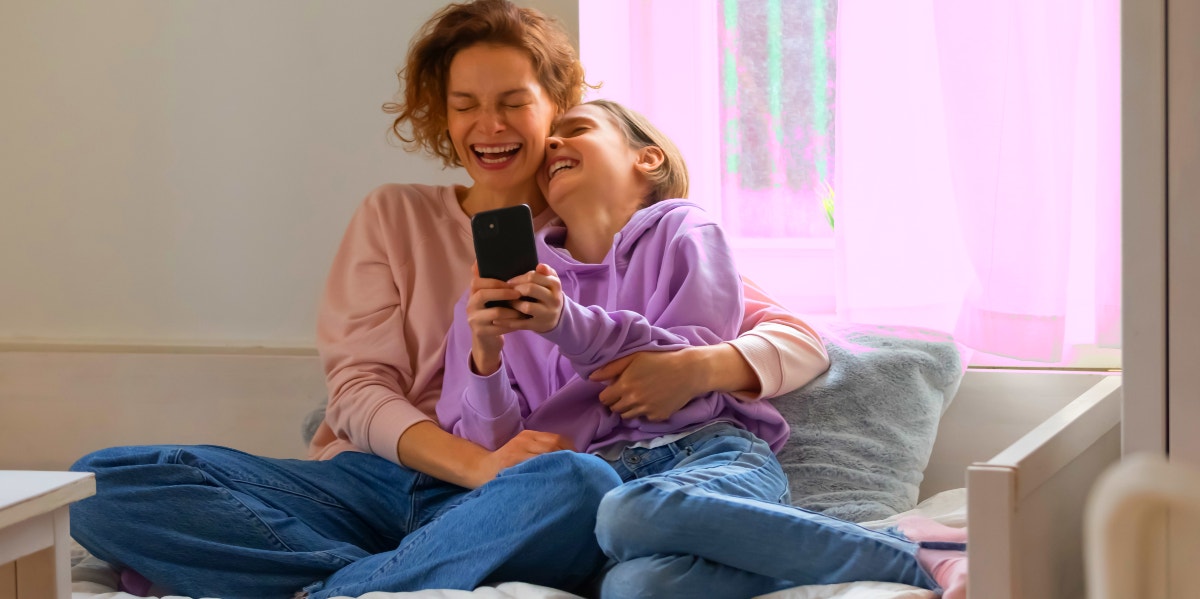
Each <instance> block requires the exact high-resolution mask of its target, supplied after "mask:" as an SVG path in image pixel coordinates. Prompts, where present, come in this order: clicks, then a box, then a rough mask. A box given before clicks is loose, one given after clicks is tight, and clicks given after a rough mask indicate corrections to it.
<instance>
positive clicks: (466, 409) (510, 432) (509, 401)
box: [437, 290, 529, 450]
mask: <svg viewBox="0 0 1200 599" xmlns="http://www.w3.org/2000/svg"><path fill="white" fill-rule="evenodd" d="M470 294H471V291H470V290H468V291H467V294H466V295H464V296H463V298H462V299H460V300H459V301H458V303H457V304H456V305H455V306H454V324H452V325H451V326H450V333H449V334H448V336H447V338H446V366H445V374H444V376H443V379H442V380H443V383H442V398H441V400H439V401H438V404H437V415H438V420H439V421H440V422H441V425H442V428H443V429H445V430H447V431H450V432H451V433H454V434H455V435H457V436H459V437H463V438H464V439H468V440H470V441H472V442H474V443H477V444H479V445H480V446H482V447H484V448H485V449H490V450H495V449H499V448H500V447H501V446H503V445H504V444H505V443H507V442H508V441H510V440H512V439H513V438H514V437H516V436H517V434H518V433H520V432H521V431H523V430H525V423H524V418H525V417H526V416H528V415H529V407H528V403H527V402H526V401H525V398H524V397H523V396H522V395H521V393H520V392H519V391H518V390H517V389H516V388H514V385H513V384H512V383H511V382H510V374H509V372H508V368H507V367H506V365H505V364H504V360H503V358H501V361H500V367H499V368H498V369H497V370H495V371H494V372H492V373H491V374H488V375H480V374H478V373H476V372H475V371H474V370H473V368H472V367H471V364H472V358H471V339H472V338H471V327H470V325H469V324H468V322H467V314H466V304H467V302H468V301H469V298H470ZM501 355H503V353H502V354H501Z"/></svg>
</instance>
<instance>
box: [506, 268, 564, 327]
mask: <svg viewBox="0 0 1200 599" xmlns="http://www.w3.org/2000/svg"><path fill="white" fill-rule="evenodd" d="M508 284H509V285H511V286H512V288H513V289H515V290H516V291H517V292H519V295H520V296H523V297H529V298H533V299H534V300H536V301H529V300H518V301H515V302H512V307H513V309H514V310H516V311H518V312H521V313H522V314H525V315H526V316H527V317H526V318H525V319H523V320H506V321H505V322H503V323H501V324H502V326H505V327H508V330H515V329H522V330H526V331H533V332H535V333H545V332H547V331H550V330H551V329H553V328H554V327H556V326H558V319H559V318H560V317H561V316H562V308H563V293H562V281H560V280H559V279H558V273H557V272H554V269H553V268H550V266H549V265H547V264H538V265H537V269H536V270H531V271H529V272H527V273H525V274H523V275H521V276H518V277H514V278H512V279H509V280H508Z"/></svg>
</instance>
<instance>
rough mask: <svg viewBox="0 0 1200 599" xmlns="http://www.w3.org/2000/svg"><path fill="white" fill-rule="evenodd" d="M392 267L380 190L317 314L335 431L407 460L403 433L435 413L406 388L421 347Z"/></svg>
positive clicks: (354, 228)
mask: <svg viewBox="0 0 1200 599" xmlns="http://www.w3.org/2000/svg"><path fill="white" fill-rule="evenodd" d="M401 267H402V268H403V267H404V266H403V265H402V266H401ZM391 269H392V265H391V260H390V259H389V256H388V253H387V251H386V249H385V243H384V234H383V226H382V219H381V216H380V213H379V207H378V198H377V196H374V195H372V196H368V198H367V200H366V201H364V202H363V204H362V205H361V206H360V207H359V209H358V211H357V212H356V213H355V214H354V217H353V218H352V219H351V221H350V224H349V226H348V227H347V229H346V234H345V236H344V237H343V238H342V243H341V246H340V247H339V248H338V252H337V255H336V256H335V257H334V260H333V265H332V266H331V268H330V273H329V278H328V279H327V281H326V284H325V292H324V295H323V297H322V300H321V307H320V310H319V313H318V316H317V350H318V351H319V353H320V356H321V363H322V366H323V368H324V370H325V381H326V386H327V387H328V391H329V404H328V408H327V409H326V413H325V421H326V423H327V424H328V425H329V426H330V428H331V429H332V430H333V432H334V434H335V435H337V437H339V438H343V439H347V440H349V441H350V442H351V443H353V444H354V445H355V446H356V447H358V448H359V449H360V450H362V451H366V452H370V453H373V454H375V455H378V456H380V457H383V458H386V459H388V460H391V461H392V462H395V463H400V460H399V457H398V456H397V455H396V443H397V441H399V439H400V436H401V435H402V434H404V431H406V430H408V427H410V426H412V425H414V424H416V423H418V422H421V421H426V420H430V418H429V417H427V416H426V415H425V414H424V413H422V412H421V411H420V410H419V409H417V408H416V406H414V405H413V404H412V403H411V401H410V398H409V397H407V396H406V391H405V390H406V389H411V388H412V384H413V373H412V368H411V366H409V365H410V364H411V361H410V360H409V353H408V352H409V351H415V350H416V349H417V348H409V347H408V346H407V345H406V344H405V337H404V335H403V334H402V331H403V330H404V319H405V306H404V301H403V298H402V297H401V296H400V292H399V291H398V290H397V288H396V284H395V282H394V279H393V274H392V270H391Z"/></svg>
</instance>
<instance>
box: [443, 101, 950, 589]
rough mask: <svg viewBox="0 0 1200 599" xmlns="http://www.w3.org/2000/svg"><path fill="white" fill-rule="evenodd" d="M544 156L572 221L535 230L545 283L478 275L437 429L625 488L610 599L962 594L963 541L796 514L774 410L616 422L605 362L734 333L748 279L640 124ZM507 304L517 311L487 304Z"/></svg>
mask: <svg viewBox="0 0 1200 599" xmlns="http://www.w3.org/2000/svg"><path fill="white" fill-rule="evenodd" d="M546 147H547V152H546V160H545V167H544V168H543V169H542V170H541V171H540V172H539V174H538V179H539V183H540V184H541V187H542V189H543V191H544V192H545V196H546V199H547V201H548V202H549V204H550V207H551V208H553V209H554V211H555V212H556V213H557V214H558V216H559V217H560V219H561V222H554V223H551V224H549V225H548V226H546V227H545V228H544V229H543V230H542V232H541V233H540V234H539V235H538V237H537V240H538V255H539V259H540V261H541V264H539V265H538V267H537V269H536V270H535V271H532V272H530V273H527V274H524V275H521V276H518V277H516V278H514V279H512V280H510V281H496V280H487V279H480V278H478V277H475V278H474V279H473V280H472V286H471V290H470V291H469V292H468V293H467V294H466V295H465V296H464V297H463V298H462V300H460V302H459V304H458V306H457V307H456V313H455V320H454V324H453V325H452V327H451V329H450V334H449V340H448V342H447V351H446V377H445V388H444V389H443V397H442V401H441V402H440V403H439V404H438V416H439V418H440V419H441V422H442V425H443V426H444V427H445V428H446V429H447V430H450V431H452V432H454V433H455V434H457V435H461V436H463V437H465V438H467V439H470V440H471V441H473V442H475V443H478V444H480V445H483V446H484V447H499V446H501V445H503V444H504V443H506V442H508V440H509V439H512V438H514V437H515V436H517V435H519V434H521V433H522V432H523V431H525V430H526V429H536V430H539V431H547V432H553V433H557V434H559V435H562V436H564V437H566V438H568V439H570V441H571V442H572V444H573V445H574V446H575V447H576V448H578V449H579V450H580V451H584V452H588V453H591V454H594V455H597V456H599V457H601V458H603V459H604V460H606V461H607V462H608V463H609V465H610V466H611V467H612V468H613V470H614V471H615V472H617V473H618V474H619V475H620V476H621V478H622V480H623V481H624V484H623V485H622V486H620V487H618V488H617V489H615V490H613V491H611V492H609V493H608V494H607V495H606V496H605V497H604V499H603V500H602V501H601V503H600V510H599V516H598V520H597V525H596V533H597V537H598V539H599V542H600V545H601V547H602V548H603V549H604V551H605V553H606V554H607V555H608V556H609V557H610V558H611V559H612V560H614V562H615V563H614V565H613V567H612V568H610V569H609V570H607V572H606V573H605V575H604V578H603V582H602V589H601V590H602V596H603V597H611V598H617V597H713V598H718V597H749V596H753V595H758V594H762V593H768V592H772V591H776V590H779V589H783V588H788V587H791V586H795V585H798V584H833V583H839V582H849V581H859V580H877V581H885V582H899V583H905V584H910V585H914V586H919V587H923V588H927V589H932V590H935V591H940V590H941V588H942V587H944V588H945V589H946V590H945V596H946V597H949V598H960V597H962V596H963V594H964V593H965V572H966V558H965V554H964V553H963V552H962V549H963V548H964V547H963V546H962V545H961V543H962V542H963V541H965V533H964V532H963V531H960V530H955V529H950V528H947V527H942V526H939V525H937V524H936V523H933V522H931V521H928V520H918V519H906V520H903V521H902V523H901V525H900V531H903V532H900V531H895V530H893V531H889V532H877V531H872V530H868V529H866V528H862V527H859V526H857V525H855V524H851V523H848V522H843V521H840V520H837V519H834V518H831V517H828V516H824V515H822V514H818V513H814V512H809V511H806V510H802V509H799V508H794V507H791V506H790V505H789V504H790V498H789V493H788V485H787V479H786V477H785V476H784V473H783V469H782V467H781V466H780V465H779V462H778V460H777V459H776V458H775V455H774V452H775V451H778V450H779V449H780V448H781V447H782V446H783V444H784V442H785V441H786V440H787V436H788V427H787V423H786V422H785V421H784V419H783V417H782V416H781V415H780V414H779V412H778V411H777V410H776V409H775V408H774V407H773V406H772V405H771V404H769V403H766V402H755V403H746V402H742V401H739V400H737V399H736V398H734V397H732V396H730V395H729V394H726V393H720V392H709V393H705V394H702V395H699V396H697V397H694V398H692V399H691V400H690V401H688V402H687V403H686V405H684V406H683V407H682V408H681V409H679V410H677V411H675V412H674V413H673V414H671V415H670V416H669V417H667V418H665V419H651V418H642V417H634V418H629V417H626V416H623V415H622V414H620V413H618V412H617V411H614V410H613V409H611V408H610V405H609V404H610V403H612V402H608V401H605V400H604V399H603V398H602V397H601V391H602V390H603V388H604V386H603V385H601V384H599V383H596V382H592V381H590V380H589V377H590V375H591V374H592V373H593V372H595V371H596V369H598V368H599V367H600V366H602V365H603V364H605V363H608V362H610V361H612V360H616V359H619V358H621V357H622V356H625V355H628V354H630V353H632V352H637V351H672V350H676V349H679V348H681V347H689V346H705V345H713V344H717V343H722V342H725V341H728V340H729V339H732V338H734V337H735V336H736V335H737V332H738V324H739V322H740V318H741V314H742V311H743V302H742V297H741V293H740V290H739V288H738V282H739V280H740V278H739V276H738V272H737V269H736V268H735V267H734V264H733V261H732V258H731V252H730V249H729V246H728V244H727V243H726V242H725V239H724V236H723V234H722V232H721V229H720V227H718V226H717V225H716V224H715V223H714V222H712V221H711V220H710V219H708V218H707V217H706V216H705V214H704V212H703V211H702V210H700V209H699V208H698V207H697V206H696V205H694V204H691V203H689V202H687V201H684V200H681V199H673V198H682V197H686V195H687V171H686V168H685V167H684V164H683V160H682V157H681V155H680V154H679V151H678V150H677V149H676V148H675V146H674V145H673V144H672V143H671V142H670V140H669V139H667V138H666V137H665V136H664V135H663V134H662V133H661V132H659V131H658V130H657V129H655V128H654V127H653V126H652V125H650V123H648V122H647V121H646V120H645V119H644V118H643V117H641V116H640V115H637V114H636V113H633V112H632V111H629V110H627V109H625V108H623V107H621V106H620V105H617V104H613V103H611V102H604V101H597V102H589V103H587V104H584V105H582V106H577V107H575V108H572V109H571V110H569V111H568V112H567V113H566V115H565V116H564V117H563V118H562V119H561V121H559V123H558V124H557V125H556V126H555V128H554V131H553V133H552V136H551V137H550V138H549V139H548V140H547V142H546ZM523 296H524V297H526V298H530V299H520V298H522V297H523ZM494 300H507V301H509V302H511V304H510V307H491V308H489V307H487V306H486V304H487V302H490V301H494ZM910 539H919V540H923V541H939V542H941V543H944V544H942V545H938V547H940V548H941V549H940V550H933V549H930V548H926V547H924V546H922V545H920V544H919V543H917V542H914V541H912V540H910ZM939 551H940V552H939Z"/></svg>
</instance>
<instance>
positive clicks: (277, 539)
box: [200, 470, 296, 553]
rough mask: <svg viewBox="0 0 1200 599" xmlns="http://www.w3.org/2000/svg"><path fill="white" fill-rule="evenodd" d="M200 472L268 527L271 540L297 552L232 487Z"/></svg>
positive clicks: (257, 520)
mask: <svg viewBox="0 0 1200 599" xmlns="http://www.w3.org/2000/svg"><path fill="white" fill-rule="evenodd" d="M200 474H202V475H203V476H204V478H205V479H206V480H208V481H209V482H210V483H214V486H215V487H216V488H218V489H221V490H222V491H224V492H225V493H227V494H228V495H229V497H230V499H233V500H234V501H236V502H237V504H238V505H239V506H241V507H242V509H243V510H246V513H248V514H250V516H251V518H252V519H253V520H254V521H255V522H257V523H258V525H259V526H261V527H263V528H264V529H266V531H267V532H268V533H270V536H269V538H270V539H271V540H273V541H274V542H276V543H278V544H279V546H280V547H282V548H283V549H284V550H286V551H290V552H292V553H296V550H295V549H292V548H291V546H289V545H288V544H287V543H286V542H284V540H283V539H281V538H280V537H279V533H277V532H275V529H274V528H271V525H270V524H267V523H266V522H265V521H264V520H263V518H262V516H259V515H258V512H255V511H254V510H253V509H251V508H250V506H248V505H246V502H244V501H242V499H241V498H240V497H238V496H237V493H234V492H233V491H232V490H230V489H227V488H225V487H222V486H220V485H216V484H215V483H216V482H217V481H216V480H214V479H213V478H212V477H211V476H209V475H208V473H207V472H204V471H203V470H201V471H200Z"/></svg>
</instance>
